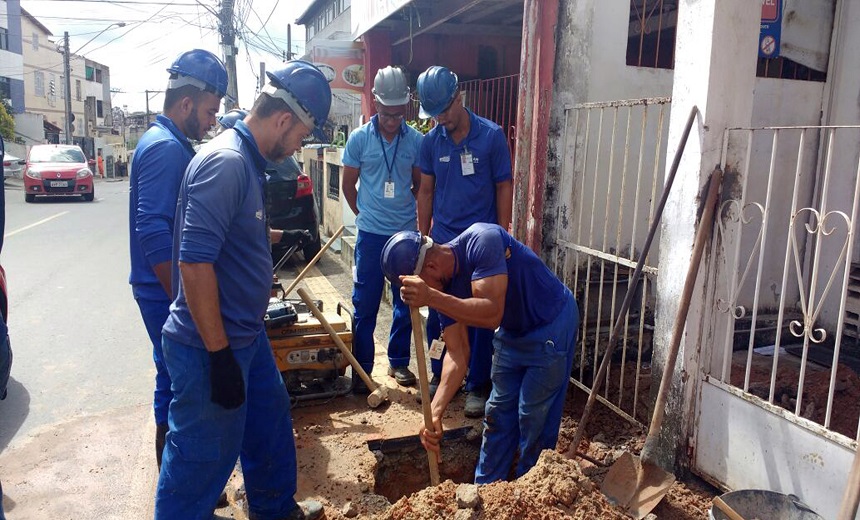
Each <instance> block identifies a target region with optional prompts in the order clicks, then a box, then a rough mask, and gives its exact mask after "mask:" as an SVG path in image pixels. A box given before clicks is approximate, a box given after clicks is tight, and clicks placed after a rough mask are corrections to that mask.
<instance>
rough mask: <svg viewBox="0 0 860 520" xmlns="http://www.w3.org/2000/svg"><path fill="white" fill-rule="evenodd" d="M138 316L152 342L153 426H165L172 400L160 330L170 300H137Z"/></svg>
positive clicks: (168, 309)
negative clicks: (153, 365)
mask: <svg viewBox="0 0 860 520" xmlns="http://www.w3.org/2000/svg"><path fill="white" fill-rule="evenodd" d="M136 300H137V306H138V307H140V315H141V316H142V317H143V324H144V325H146V332H147V334H149V339H150V341H152V360H153V361H155V392H154V394H153V398H152V409H153V411H154V412H155V424H159V425H161V424H167V408H168V406H170V401H171V399H173V392H171V391H170V374H168V373H167V367H165V366H164V354H163V353H162V351H161V328H162V327H164V322H165V321H167V316H168V315H169V314H170V300H168V299H167V298H164V299H163V300H149V299H145V298H137V299H136Z"/></svg>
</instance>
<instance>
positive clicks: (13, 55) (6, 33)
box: [0, 0, 24, 114]
mask: <svg viewBox="0 0 860 520" xmlns="http://www.w3.org/2000/svg"><path fill="white" fill-rule="evenodd" d="M21 46H22V42H21V2H20V0H0V63H2V64H3V66H2V67H0V99H5V100H8V102H9V104H10V105H11V107H12V113H13V114H20V113H21V112H23V111H24V58H23V56H22V55H21Z"/></svg>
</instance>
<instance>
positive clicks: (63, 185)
mask: <svg viewBox="0 0 860 520" xmlns="http://www.w3.org/2000/svg"><path fill="white" fill-rule="evenodd" d="M51 187H52V188H68V187H69V181H51Z"/></svg>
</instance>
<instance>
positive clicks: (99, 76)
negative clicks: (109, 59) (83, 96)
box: [96, 69, 102, 83]
mask: <svg viewBox="0 0 860 520" xmlns="http://www.w3.org/2000/svg"><path fill="white" fill-rule="evenodd" d="M101 82H102V69H96V83H101Z"/></svg>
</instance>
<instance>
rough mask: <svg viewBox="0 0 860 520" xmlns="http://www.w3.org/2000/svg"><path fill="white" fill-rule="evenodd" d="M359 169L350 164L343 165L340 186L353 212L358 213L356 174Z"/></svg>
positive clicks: (357, 174)
mask: <svg viewBox="0 0 860 520" xmlns="http://www.w3.org/2000/svg"><path fill="white" fill-rule="evenodd" d="M359 173H360V171H359V169H358V168H353V167H352V166H344V167H343V181H342V187H341V189H342V190H343V197H344V198H345V199H346V203H347V204H349V207H350V209H351V210H352V212H353V213H355V214H356V215H358V187H357V185H358V176H359Z"/></svg>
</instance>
